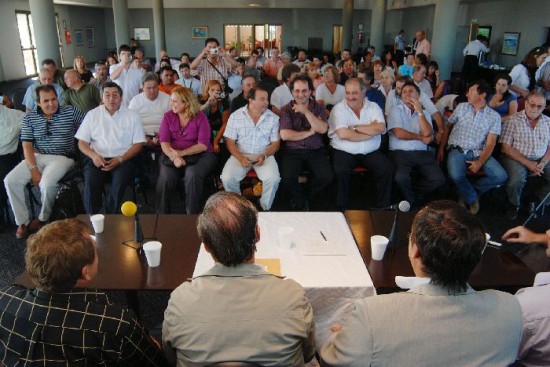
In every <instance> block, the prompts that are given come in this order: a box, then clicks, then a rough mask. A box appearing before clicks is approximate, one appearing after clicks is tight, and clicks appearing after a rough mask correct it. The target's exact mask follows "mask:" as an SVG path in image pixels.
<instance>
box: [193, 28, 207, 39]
mask: <svg viewBox="0 0 550 367" xmlns="http://www.w3.org/2000/svg"><path fill="white" fill-rule="evenodd" d="M191 38H194V39H197V38H208V27H193V30H192V31H191Z"/></svg>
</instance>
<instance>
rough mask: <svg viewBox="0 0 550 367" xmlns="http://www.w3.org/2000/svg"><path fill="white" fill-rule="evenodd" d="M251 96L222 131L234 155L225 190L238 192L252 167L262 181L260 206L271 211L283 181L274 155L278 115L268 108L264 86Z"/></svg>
mask: <svg viewBox="0 0 550 367" xmlns="http://www.w3.org/2000/svg"><path fill="white" fill-rule="evenodd" d="M248 97H249V98H248V104H247V105H246V106H244V107H242V108H240V109H238V110H237V111H235V112H234V113H232V114H231V116H230V117H229V121H228V122H227V128H226V129H225V132H224V134H223V137H224V138H225V141H226V145H227V149H228V150H229V153H231V157H229V159H228V160H227V163H226V164H225V166H224V167H223V171H222V175H221V179H222V182H223V186H224V187H225V190H226V191H229V192H237V193H239V192H240V182H241V180H242V179H243V178H244V176H245V175H246V173H247V172H248V171H250V170H252V169H253V170H254V171H255V172H256V174H257V175H258V178H259V179H260V180H261V181H262V197H261V198H260V205H261V207H262V209H263V210H269V209H271V205H272V204H273V200H274V199H275V194H276V193H277V188H278V187H279V182H280V181H281V176H280V175H279V167H278V166H277V162H276V161H275V157H274V156H273V155H274V154H275V153H276V152H277V151H278V150H279V146H280V139H279V116H277V115H276V114H275V113H273V112H271V111H270V110H268V109H267V106H268V105H269V97H268V93H267V91H266V90H265V89H264V88H262V87H256V88H252V89H251V90H250V92H248Z"/></svg>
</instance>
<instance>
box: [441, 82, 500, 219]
mask: <svg viewBox="0 0 550 367" xmlns="http://www.w3.org/2000/svg"><path fill="white" fill-rule="evenodd" d="M488 91H489V86H488V85H487V83H486V82H485V81H484V80H478V81H475V82H473V83H472V84H471V86H470V88H469V89H468V94H467V97H468V102H467V103H461V104H459V105H458V106H457V108H456V109H455V110H454V112H453V115H452V116H451V117H449V123H451V124H453V125H454V127H453V130H452V131H451V135H450V136H449V134H448V128H449V126H448V125H447V126H446V128H445V133H444V136H443V139H442V142H441V144H445V143H446V141H447V137H448V148H449V154H448V155H447V171H448V172H449V177H450V178H451V180H452V181H453V183H454V185H455V186H456V189H457V191H458V195H459V204H461V205H462V206H466V205H468V206H469V208H470V213H472V214H477V212H478V211H479V196H480V195H481V194H483V193H484V192H486V191H489V190H490V189H492V188H494V187H498V186H500V185H502V184H503V183H505V182H506V178H507V176H506V171H505V170H504V168H502V166H501V165H500V163H498V161H497V160H496V159H495V158H493V157H492V156H491V154H492V153H493V149H494V148H495V145H496V142H497V136H498V135H500V129H501V127H500V125H501V122H500V115H499V114H498V113H497V112H496V111H495V110H493V109H492V108H491V107H489V106H487V103H486V102H485V98H486V97H487V93H488ZM468 169H469V170H470V171H472V172H474V173H476V172H483V173H484V175H483V176H482V177H476V178H474V179H473V181H470V178H468V177H467V176H466V171H467V170H468Z"/></svg>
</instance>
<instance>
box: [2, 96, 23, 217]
mask: <svg viewBox="0 0 550 367" xmlns="http://www.w3.org/2000/svg"><path fill="white" fill-rule="evenodd" d="M23 116H25V114H24V113H23V112H21V111H19V110H17V109H11V108H8V107H6V106H4V105H3V104H0V136H2V139H1V140H0V180H1V182H3V181H4V178H5V177H6V175H7V174H8V173H9V172H10V171H11V170H12V169H13V168H14V167H15V166H16V165H17V163H19V156H18V154H17V146H18V145H19V134H20V133H21V126H22V124H23ZM7 205H8V196H7V194H6V188H5V187H4V185H2V184H0V208H5V207H6V206H7ZM7 219H8V218H4V220H6V221H7Z"/></svg>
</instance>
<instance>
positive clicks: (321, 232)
mask: <svg viewBox="0 0 550 367" xmlns="http://www.w3.org/2000/svg"><path fill="white" fill-rule="evenodd" d="M319 233H320V234H321V236H323V239H324V240H325V242H327V238H326V237H325V235H324V233H323V231H319Z"/></svg>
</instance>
